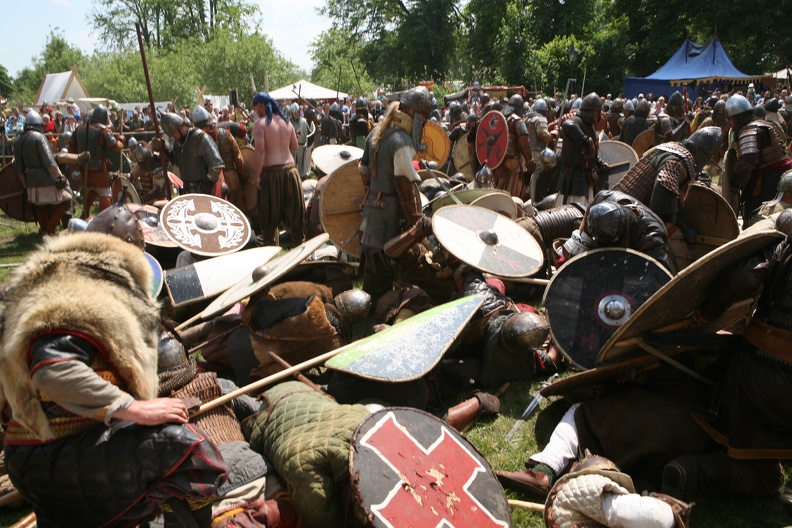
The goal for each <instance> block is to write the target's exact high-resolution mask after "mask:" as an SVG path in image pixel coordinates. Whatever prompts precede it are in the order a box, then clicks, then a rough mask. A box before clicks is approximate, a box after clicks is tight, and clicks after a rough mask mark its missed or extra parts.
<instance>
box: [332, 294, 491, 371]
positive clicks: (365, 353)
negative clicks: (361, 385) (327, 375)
mask: <svg viewBox="0 0 792 528" xmlns="http://www.w3.org/2000/svg"><path fill="white" fill-rule="evenodd" d="M483 302H484V298H483V297H482V296H480V295H474V296H470V297H462V298H460V299H457V300H454V301H451V302H448V303H445V304H442V305H440V306H436V307H434V308H432V309H430V310H426V311H425V312H421V313H419V314H417V315H414V316H412V317H410V318H409V319H406V320H404V321H402V322H400V323H398V324H395V325H393V326H391V327H389V328H386V329H385V330H383V331H381V332H377V333H376V334H373V335H370V336H369V337H367V338H365V339H361V340H359V341H355V342H354V343H351V344H349V345H346V346H345V347H344V348H343V349H342V351H341V352H339V354H338V355H336V356H335V357H333V358H331V359H330V360H329V361H327V363H325V366H327V367H328V368H331V369H333V370H339V371H341V372H346V373H348V374H353V375H355V376H358V377H361V378H366V379H371V380H377V381H385V382H389V383H396V382H405V381H411V380H414V379H418V378H420V377H422V376H424V375H425V374H427V373H428V372H429V371H430V370H432V369H433V368H434V367H435V366H436V365H437V363H438V362H439V361H440V359H441V358H442V357H443V354H444V353H445V351H446V350H447V349H448V347H450V346H451V344H452V343H453V342H454V340H455V339H456V338H457V337H458V336H459V334H461V333H462V331H463V330H464V329H465V326H466V325H467V324H468V322H469V321H470V319H471V318H472V317H473V315H474V314H475V313H476V311H477V310H478V309H479V307H480V306H481V304H482V303H483Z"/></svg>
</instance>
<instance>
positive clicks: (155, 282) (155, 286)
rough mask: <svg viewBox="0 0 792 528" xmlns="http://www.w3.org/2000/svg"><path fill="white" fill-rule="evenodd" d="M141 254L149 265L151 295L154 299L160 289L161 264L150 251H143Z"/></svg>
mask: <svg viewBox="0 0 792 528" xmlns="http://www.w3.org/2000/svg"><path fill="white" fill-rule="evenodd" d="M143 255H144V256H145V257H146V260H147V261H148V263H149V266H151V278H152V281H151V296H152V297H154V298H155V299H156V298H157V297H159V294H160V292H161V291H162V266H160V263H159V261H158V260H157V259H155V258H154V257H153V256H152V255H151V254H150V253H143Z"/></svg>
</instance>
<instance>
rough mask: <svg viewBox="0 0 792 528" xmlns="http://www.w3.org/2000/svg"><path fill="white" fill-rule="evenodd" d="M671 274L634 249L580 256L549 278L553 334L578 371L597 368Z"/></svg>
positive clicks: (547, 295) (547, 301) (548, 306)
mask: <svg viewBox="0 0 792 528" xmlns="http://www.w3.org/2000/svg"><path fill="white" fill-rule="evenodd" d="M669 280H671V274H670V273H668V271H667V270H666V269H665V268H664V267H663V266H662V265H661V264H660V263H659V262H657V261H656V260H654V259H653V258H651V257H648V256H646V255H644V254H642V253H639V252H637V251H633V250H631V249H621V248H603V249H595V250H592V251H587V252H585V253H581V254H580V255H578V256H576V257H575V258H573V259H571V260H570V261H569V262H567V263H566V264H564V265H563V266H562V267H561V268H560V269H559V270H558V272H557V273H556V274H555V275H553V278H552V279H550V283H549V284H548V285H547V289H546V290H545V294H544V299H543V300H542V302H543V303H544V305H545V309H546V310H547V320H548V322H549V323H550V334H551V335H552V337H553V341H555V343H556V344H557V345H558V347H559V349H560V350H561V352H562V353H563V354H564V355H565V356H566V357H567V359H569V361H570V363H571V364H572V365H573V366H574V367H577V368H578V369H581V370H585V369H590V368H593V367H595V366H596V364H597V354H599V351H600V348H602V345H603V344H605V342H606V341H607V340H608V339H609V338H610V337H611V336H612V335H613V333H614V332H616V330H617V329H618V328H619V327H620V326H622V325H623V324H624V323H625V322H626V321H628V320H629V319H630V317H632V314H634V313H635V311H636V310H638V308H639V307H640V306H641V305H642V304H643V303H644V302H646V300H647V299H649V298H650V297H651V296H652V295H653V294H654V293H655V292H656V291H657V290H659V289H660V288H661V287H662V286H663V285H664V284H666V283H667V282H668V281H669Z"/></svg>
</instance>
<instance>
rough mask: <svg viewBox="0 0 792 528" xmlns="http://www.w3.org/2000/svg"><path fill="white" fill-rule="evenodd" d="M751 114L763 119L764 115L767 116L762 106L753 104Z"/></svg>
mask: <svg viewBox="0 0 792 528" xmlns="http://www.w3.org/2000/svg"><path fill="white" fill-rule="evenodd" d="M753 115H754V117H758V118H759V119H764V118H765V117H767V111H766V110H765V107H764V106H761V105H757V106H754V109H753Z"/></svg>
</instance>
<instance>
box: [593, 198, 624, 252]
mask: <svg viewBox="0 0 792 528" xmlns="http://www.w3.org/2000/svg"><path fill="white" fill-rule="evenodd" d="M631 218H632V213H630V211H628V210H627V208H626V207H624V206H623V205H620V204H618V203H615V202H602V203H598V204H594V205H592V206H591V208H590V209H589V212H588V217H587V220H586V224H587V225H588V232H589V233H590V234H591V236H592V237H593V238H594V239H596V240H597V242H601V243H604V244H612V243H614V242H616V241H618V240H619V239H620V238H621V237H622V236H623V235H624V232H625V231H626V230H627V226H628V225H629V223H630V221H631Z"/></svg>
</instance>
